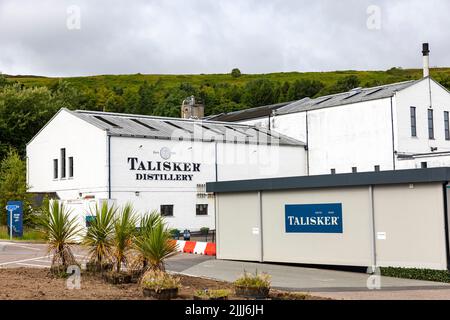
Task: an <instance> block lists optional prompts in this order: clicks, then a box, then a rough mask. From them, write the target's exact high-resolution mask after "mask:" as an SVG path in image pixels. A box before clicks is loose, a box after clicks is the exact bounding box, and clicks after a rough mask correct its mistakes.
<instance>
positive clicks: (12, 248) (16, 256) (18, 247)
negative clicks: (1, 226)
mask: <svg viewBox="0 0 450 320" xmlns="http://www.w3.org/2000/svg"><path fill="white" fill-rule="evenodd" d="M72 249H73V252H74V254H75V257H76V258H77V260H78V261H79V262H80V263H81V264H83V263H85V262H86V261H87V258H86V250H85V249H83V248H82V247H80V246H73V247H72ZM211 259H214V258H213V257H210V256H202V255H192V254H184V253H180V254H177V255H176V256H174V257H172V258H170V259H168V260H167V264H166V268H167V270H170V271H174V272H182V271H184V270H186V269H189V268H191V267H192V266H194V265H196V264H198V263H201V262H204V261H207V260H211ZM51 260H52V255H49V254H48V252H47V247H46V245H45V244H35V243H24V242H10V241H0V268H20V267H32V268H49V267H50V265H51Z"/></svg>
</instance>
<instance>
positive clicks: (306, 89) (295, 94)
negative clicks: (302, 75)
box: [286, 80, 324, 101]
mask: <svg viewBox="0 0 450 320" xmlns="http://www.w3.org/2000/svg"><path fill="white" fill-rule="evenodd" d="M323 88H324V84H323V83H322V82H320V81H317V80H313V81H311V80H296V81H294V82H293V83H292V84H291V85H290V86H289V89H288V92H287V95H286V98H287V101H294V100H300V99H303V98H306V97H310V98H312V97H314V96H315V95H316V94H318V93H319V92H320V90H322V89H323Z"/></svg>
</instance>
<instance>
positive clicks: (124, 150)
mask: <svg viewBox="0 0 450 320" xmlns="http://www.w3.org/2000/svg"><path fill="white" fill-rule="evenodd" d="M305 174H306V152H305V146H304V143H302V142H299V141H297V140H295V139H292V138H288V137H285V136H283V135H279V134H277V133H271V132H270V131H269V130H267V129H264V128H256V127H253V126H249V125H242V124H230V123H223V122H204V121H201V120H193V119H176V118H161V117H150V116H139V115H130V114H114V113H105V112H91V111H70V110H67V109H61V110H60V111H59V112H58V113H57V114H56V115H55V116H54V117H53V118H52V119H51V120H50V121H49V122H48V123H47V124H46V125H45V126H44V127H43V128H42V129H41V131H40V132H39V133H38V134H37V135H36V136H35V137H34V138H33V139H32V140H31V141H30V142H29V143H28V145H27V179H28V185H29V187H30V189H29V192H32V193H37V194H45V193H46V194H49V193H50V194H56V196H57V198H59V199H61V200H63V201H64V202H66V203H67V204H69V206H70V207H71V208H72V209H73V211H74V214H76V216H77V217H78V218H79V219H80V223H81V224H84V223H85V220H86V217H87V216H88V215H90V214H89V212H88V211H89V209H90V208H92V207H93V206H95V204H98V203H99V202H100V201H105V200H107V201H109V202H111V203H114V204H116V205H123V204H125V203H126V202H131V203H132V204H133V205H134V207H135V209H136V210H138V211H139V212H141V213H145V212H149V211H152V210H157V211H159V212H161V214H162V215H164V216H166V217H167V221H168V223H169V225H170V227H173V228H178V229H180V230H184V229H189V230H191V231H197V230H199V229H200V228H201V227H209V228H210V229H214V227H215V217H214V212H215V210H214V195H213V194H211V193H206V189H205V184H206V182H211V181H227V180H237V179H251V178H269V177H287V176H298V175H305Z"/></svg>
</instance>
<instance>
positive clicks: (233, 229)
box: [217, 182, 447, 269]
mask: <svg viewBox="0 0 450 320" xmlns="http://www.w3.org/2000/svg"><path fill="white" fill-rule="evenodd" d="M444 201H445V197H444V190H443V184H442V183H441V182H430V183H417V184H414V185H413V187H412V186H411V185H410V184H396V185H375V186H358V187H334V188H314V189H293V190H267V191H262V192H258V191H249V192H244V193H239V192H229V191H227V193H220V192H219V193H218V194H217V219H218V222H219V223H218V226H217V234H218V238H217V241H218V245H217V248H218V249H217V250H218V252H217V258H218V259H235V260H249V261H267V262H287V263H306V264H327V265H352V266H372V265H374V264H375V263H376V265H378V266H396V267H417V268H431V269H447V252H446V250H447V246H446V241H447V240H446V235H445V232H446V228H445V215H444V208H445V205H444V203H445V202H444ZM320 203H342V217H343V233H342V234H339V233H336V234H333V233H331V234H325V233H286V232H285V207H284V206H285V205H286V204H320ZM372 204H373V206H372ZM261 221H262V228H261V230H258V231H260V232H258V233H257V234H256V233H255V228H260V227H261ZM261 246H262V247H261ZM375 260H376V261H375Z"/></svg>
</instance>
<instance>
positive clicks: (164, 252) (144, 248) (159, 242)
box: [135, 218, 177, 271]
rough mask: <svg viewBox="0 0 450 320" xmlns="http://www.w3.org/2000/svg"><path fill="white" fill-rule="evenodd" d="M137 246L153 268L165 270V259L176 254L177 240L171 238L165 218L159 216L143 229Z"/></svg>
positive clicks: (137, 239)
mask: <svg viewBox="0 0 450 320" xmlns="http://www.w3.org/2000/svg"><path fill="white" fill-rule="evenodd" d="M135 247H136V249H137V250H138V252H139V253H140V254H141V256H142V257H143V258H144V259H145V261H147V262H148V265H149V266H148V267H149V268H150V269H153V270H162V271H165V265H164V261H165V260H166V259H167V258H169V257H171V256H173V255H175V254H176V252H177V251H176V242H175V241H173V240H172V239H171V236H170V232H169V230H168V228H167V226H166V224H165V222H164V220H163V219H161V218H159V219H156V220H155V221H154V223H153V224H151V225H149V226H148V228H145V229H143V230H141V234H140V235H139V236H138V237H137V238H136V240H135Z"/></svg>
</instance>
